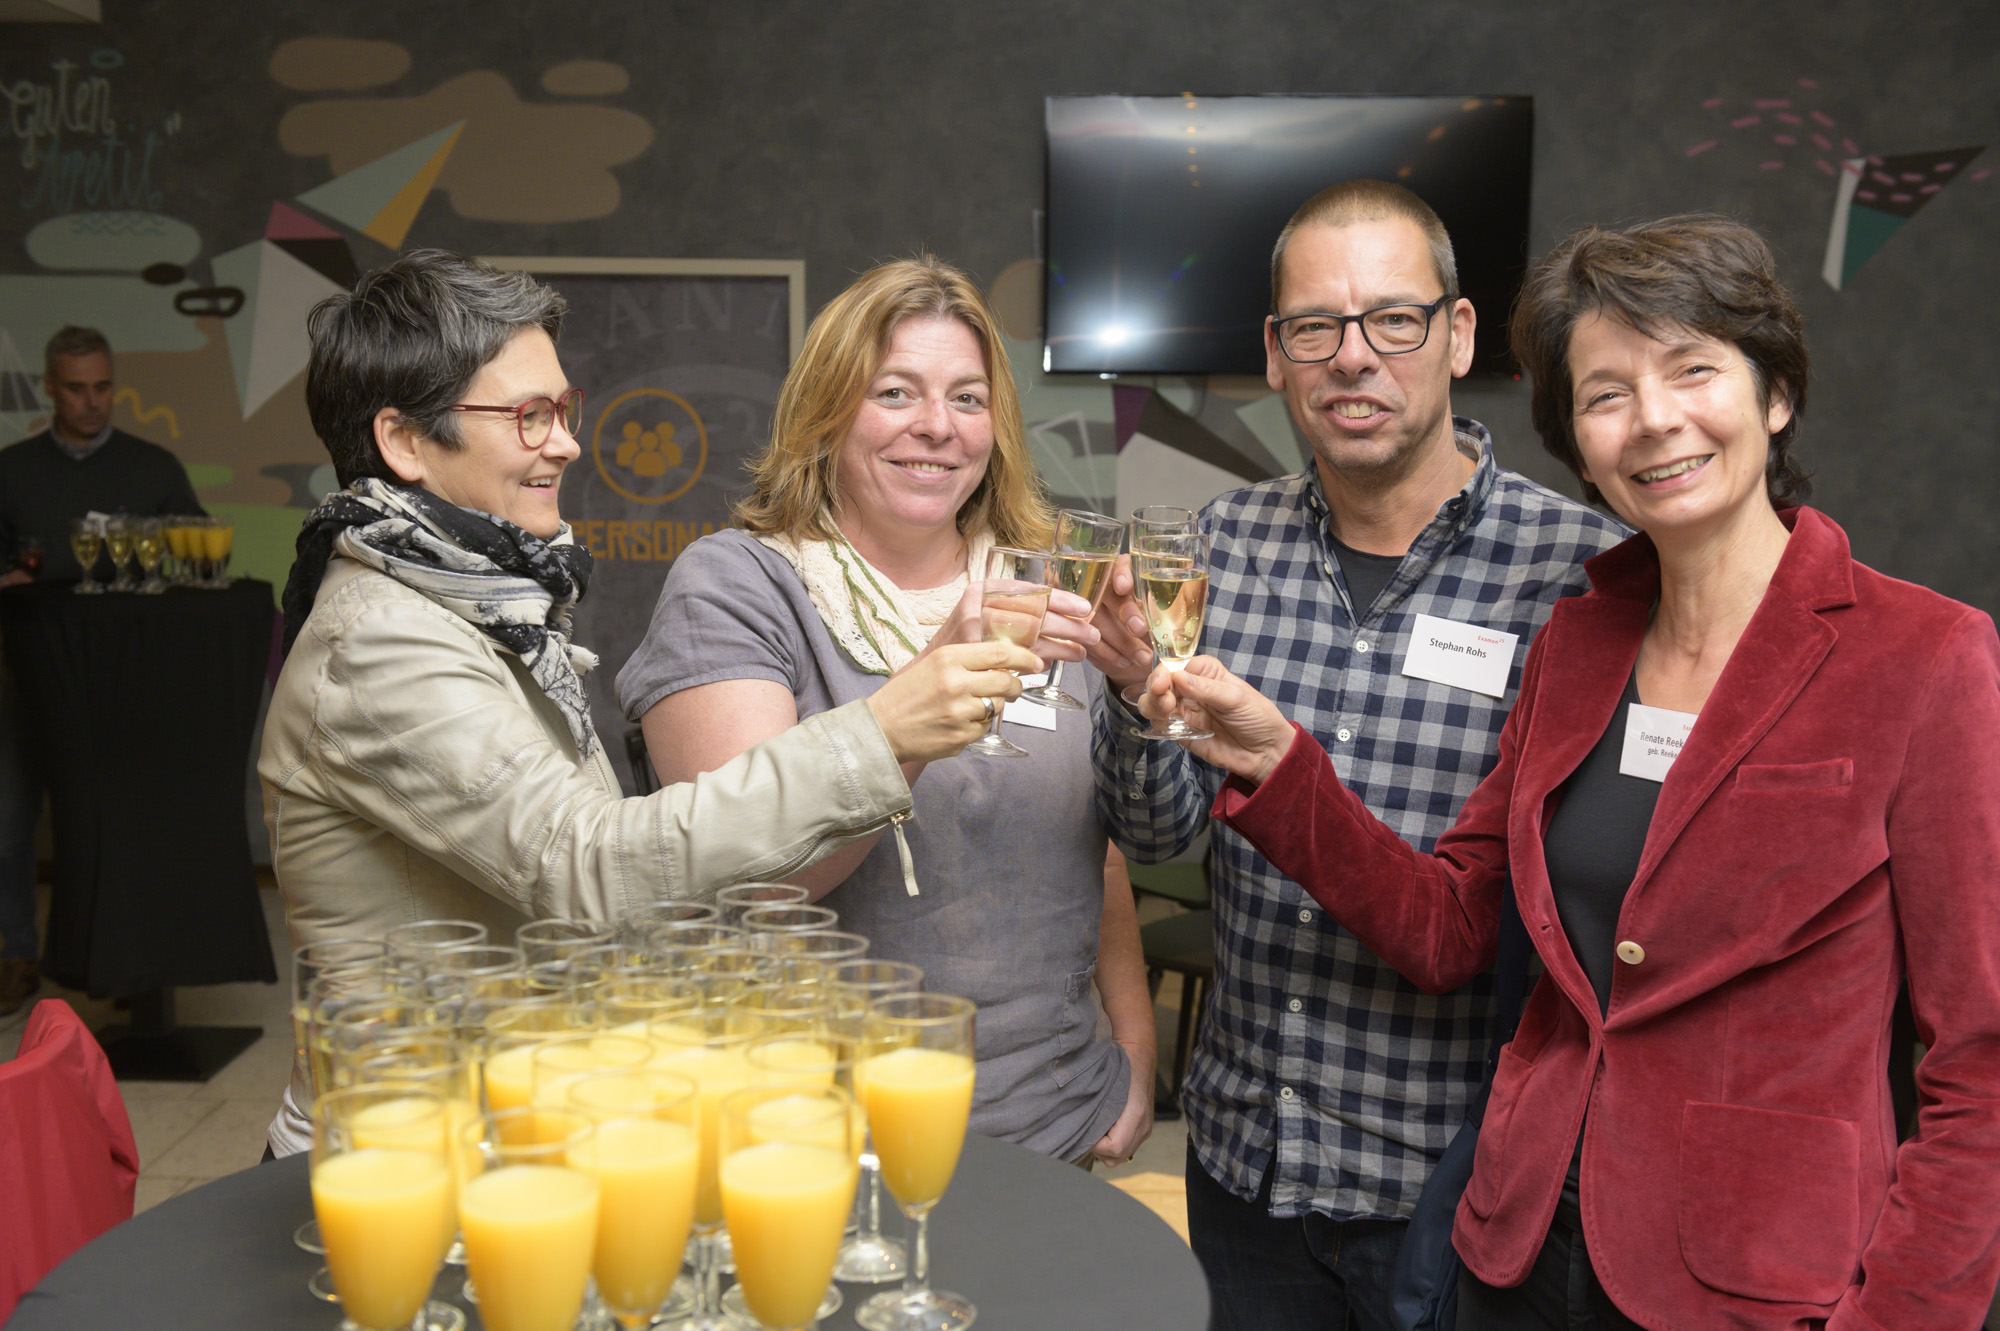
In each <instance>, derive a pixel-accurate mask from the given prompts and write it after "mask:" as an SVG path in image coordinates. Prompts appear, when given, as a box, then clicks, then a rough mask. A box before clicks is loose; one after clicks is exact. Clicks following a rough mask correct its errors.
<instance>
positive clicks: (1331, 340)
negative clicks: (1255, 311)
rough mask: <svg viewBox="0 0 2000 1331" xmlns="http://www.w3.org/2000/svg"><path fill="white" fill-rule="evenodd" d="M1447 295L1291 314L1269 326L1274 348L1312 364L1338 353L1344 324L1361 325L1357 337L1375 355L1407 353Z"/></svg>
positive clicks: (1419, 342)
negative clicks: (1421, 302) (1429, 299)
mask: <svg viewBox="0 0 2000 1331" xmlns="http://www.w3.org/2000/svg"><path fill="white" fill-rule="evenodd" d="M1451 300H1452V298H1451V297H1450V296H1449V295H1445V296H1439V297H1438V298H1437V299H1436V300H1434V301H1432V302H1431V303H1430V304H1428V305H1380V306H1377V307H1376V308H1374V309H1372V310H1363V311H1362V312H1361V313H1359V314H1294V315H1292V316H1291V317H1290V318H1288V319H1279V320H1277V321H1276V322H1274V323H1273V324H1272V325H1271V326H1272V327H1273V328H1274V329H1276V330H1277V334H1278V349H1279V350H1280V351H1283V352H1284V353H1285V356H1286V358H1287V359H1289V360H1293V361H1297V362H1298V363H1299V364H1301V365H1314V364H1317V363H1319V362H1320V361H1328V360H1332V359H1333V358H1334V357H1335V356H1338V355H1339V354H1340V344H1341V343H1342V342H1344V341H1346V339H1347V325H1349V324H1360V325H1361V340H1362V341H1364V342H1366V343H1367V344H1368V346H1369V349H1370V350H1372V351H1373V352H1374V353H1375V354H1376V355H1378V356H1407V355H1408V354H1409V353H1411V352H1412V351H1416V350H1419V349H1420V348H1422V346H1423V345H1424V343H1426V342H1428V341H1429V340H1430V336H1431V316H1432V315H1434V314H1436V313H1437V312H1438V311H1439V310H1441V309H1443V308H1444V307H1445V306H1446V305H1449V304H1450V303H1451Z"/></svg>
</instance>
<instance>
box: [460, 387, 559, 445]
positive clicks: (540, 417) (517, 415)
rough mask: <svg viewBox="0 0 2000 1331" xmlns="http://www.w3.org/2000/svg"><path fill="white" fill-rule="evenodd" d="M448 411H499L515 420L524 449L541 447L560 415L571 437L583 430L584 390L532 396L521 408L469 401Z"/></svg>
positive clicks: (547, 439) (546, 440)
mask: <svg viewBox="0 0 2000 1331" xmlns="http://www.w3.org/2000/svg"><path fill="white" fill-rule="evenodd" d="M445 410H446V411H497V412H501V413H502V414H504V415H508V416H512V417H513V418H514V428H515V429H516V430H517V431H519V433H520V435H521V447H523V448H540V447H541V446H542V445H543V444H546V443H547V442H548V441H549V435H550V433H551V432H553V431H554V430H555V428H556V417H557V416H561V417H562V422H563V429H565V430H567V431H569V433H570V435H571V437H575V435H576V432H577V431H578V430H579V429H581V428H583V390H582V389H581V388H572V389H570V390H569V392H567V393H564V394H563V395H562V396H561V397H556V398H549V397H531V398H529V399H528V400H527V401H526V402H523V403H522V404H521V405H520V406H518V407H475V406H473V405H472V404H470V403H467V402H460V403H458V404H457V405H455V406H450V407H446V408H445Z"/></svg>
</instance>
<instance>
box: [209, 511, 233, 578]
mask: <svg viewBox="0 0 2000 1331" xmlns="http://www.w3.org/2000/svg"><path fill="white" fill-rule="evenodd" d="M235 541H236V524H235V523H233V522H230V521H228V520H226V519H223V518H210V519H209V520H208V523H207V525H206V526H204V527H203V528H202V529H201V552H202V554H203V555H204V556H206V557H207V560H208V567H209V576H208V580H207V581H206V582H205V583H203V584H202V585H203V586H206V587H214V588H216V589H217V590H220V589H222V588H224V587H227V586H228V585H229V581H230V580H229V578H228V576H227V575H228V572H229V551H230V547H231V546H233V545H234V544H235Z"/></svg>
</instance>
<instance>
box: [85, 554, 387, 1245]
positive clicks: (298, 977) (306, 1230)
mask: <svg viewBox="0 0 2000 1331" xmlns="http://www.w3.org/2000/svg"><path fill="white" fill-rule="evenodd" d="M78 521H79V522H81V521H82V519H78ZM86 576H88V574H87V573H86ZM79 590H81V589H80V588H79ZM388 952H389V949H388V947H387V946H386V945H385V944H383V943H380V942H378V941H376V940H375V939H372V938H325V939H321V940H320V941H319V942H317V943H306V944H304V945H302V946H300V947H295V948H293V949H292V1067H293V1071H294V1073H295V1074H296V1073H297V1072H300V1071H303V1072H304V1073H305V1074H306V1084H307V1087H308V1088H309V1089H308V1094H309V1096H310V1097H311V1098H312V1099H315V1100H316V1099H318V1098H319V1094H320V1092H321V1091H322V1090H327V1089H331V1088H330V1087H319V1086H314V1085H313V1084H312V1079H313V1072H312V1063H311V1058H310V1051H311V1048H312V1031H311V1027H312V1007H311V994H310V990H311V988H312V982H313V981H314V980H317V979H318V978H319V977H320V976H321V975H322V974H324V973H326V972H328V971H338V970H343V969H348V970H364V971H365V970H368V969H370V968H372V967H374V966H375V965H377V964H378V963H380V962H381V960H382V958H383V957H385V956H387V955H388ZM292 1242H293V1243H295V1244H297V1245H298V1246H299V1247H300V1248H302V1249H303V1250H305V1251H306V1252H309V1253H312V1254H314V1255H315V1256H318V1255H321V1254H324V1253H325V1252H326V1245H324V1244H322V1243H321V1242H320V1241H319V1221H318V1220H308V1221H306V1222H305V1223H304V1224H302V1225H300V1226H299V1227H298V1228H297V1229H295V1230H293V1231H292Z"/></svg>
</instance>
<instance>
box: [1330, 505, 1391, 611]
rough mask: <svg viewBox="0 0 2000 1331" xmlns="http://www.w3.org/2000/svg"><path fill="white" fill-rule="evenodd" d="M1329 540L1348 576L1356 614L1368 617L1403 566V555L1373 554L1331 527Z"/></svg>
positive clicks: (1348, 593)
mask: <svg viewBox="0 0 2000 1331" xmlns="http://www.w3.org/2000/svg"><path fill="white" fill-rule="evenodd" d="M1329 525H1331V524H1329ZM1326 540H1327V544H1328V545H1331V546H1332V547H1333V555H1334V558H1336V559H1338V560H1339V561H1340V571H1341V572H1342V573H1343V574H1345V575H1346V577H1347V596H1348V599H1349V600H1351V601H1353V602H1354V617H1355V618H1356V619H1366V618H1367V617H1368V607H1369V606H1371V605H1374V604H1375V598H1376V597H1378V596H1380V595H1381V594H1382V589H1383V588H1384V587H1387V586H1388V585H1389V579H1391V578H1393V577H1395V576H1396V570H1397V569H1399V568H1401V567H1402V566H1403V556H1401V555H1371V554H1369V553H1368V552H1367V551H1366V550H1356V549H1355V548H1354V547H1353V546H1351V545H1346V544H1344V543H1342V541H1341V539H1340V538H1339V537H1338V536H1335V535H1334V534H1333V533H1332V532H1331V531H1329V532H1328V533H1327V534H1326Z"/></svg>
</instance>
